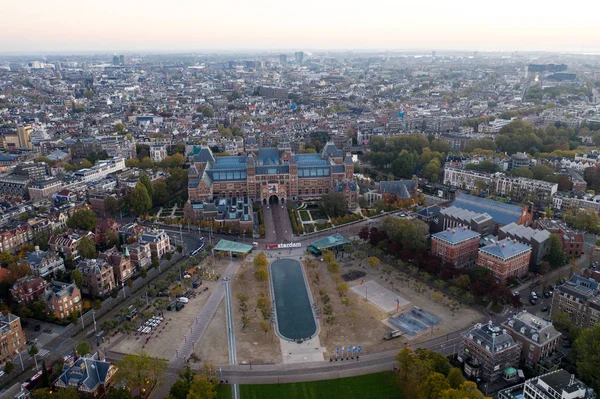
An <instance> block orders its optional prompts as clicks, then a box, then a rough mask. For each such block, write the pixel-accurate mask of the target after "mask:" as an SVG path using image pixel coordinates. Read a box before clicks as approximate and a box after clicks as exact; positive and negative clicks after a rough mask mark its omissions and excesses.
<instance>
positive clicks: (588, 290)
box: [551, 274, 600, 328]
mask: <svg viewBox="0 0 600 399" xmlns="http://www.w3.org/2000/svg"><path fill="white" fill-rule="evenodd" d="M551 312H552V316H554V315H555V314H557V313H567V314H568V315H569V316H570V317H571V321H573V323H574V324H575V325H577V326H580V327H582V328H592V327H593V326H594V324H596V323H598V322H600V285H599V284H598V282H596V280H594V279H592V278H585V277H582V276H579V275H577V274H575V275H573V276H572V277H571V280H570V281H567V282H566V283H564V284H561V285H559V286H557V287H556V288H555V289H554V293H553V294H552V308H551Z"/></svg>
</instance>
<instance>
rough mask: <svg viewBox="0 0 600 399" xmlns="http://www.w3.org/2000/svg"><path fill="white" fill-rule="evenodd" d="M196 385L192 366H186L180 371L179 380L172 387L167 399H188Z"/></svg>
mask: <svg viewBox="0 0 600 399" xmlns="http://www.w3.org/2000/svg"><path fill="white" fill-rule="evenodd" d="M193 383H194V373H193V372H192V370H191V369H190V366H187V365H186V366H185V367H184V368H183V370H180V371H179V378H177V380H176V381H175V383H174V384H173V385H172V386H171V390H170V391H169V396H168V398H167V399H187V396H188V393H189V391H190V388H191V386H192V384H193Z"/></svg>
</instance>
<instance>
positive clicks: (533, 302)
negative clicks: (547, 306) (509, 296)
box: [529, 298, 537, 305]
mask: <svg viewBox="0 0 600 399" xmlns="http://www.w3.org/2000/svg"><path fill="white" fill-rule="evenodd" d="M529 303H530V304H532V305H535V304H536V303H537V299H535V298H531V299H530V300H529Z"/></svg>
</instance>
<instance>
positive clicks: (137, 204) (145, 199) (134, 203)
mask: <svg viewBox="0 0 600 399" xmlns="http://www.w3.org/2000/svg"><path fill="white" fill-rule="evenodd" d="M125 200H126V203H127V205H128V206H129V208H130V209H131V210H132V211H133V212H135V213H136V214H137V215H138V216H139V215H143V214H144V213H146V212H148V211H149V210H150V208H152V199H151V198H150V195H149V194H148V190H147V189H146V186H144V184H143V183H141V182H138V183H137V184H136V185H135V188H134V189H133V190H132V191H131V192H130V193H129V194H127V196H126V197H125Z"/></svg>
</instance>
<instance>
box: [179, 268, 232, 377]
mask: <svg viewBox="0 0 600 399" xmlns="http://www.w3.org/2000/svg"><path fill="white" fill-rule="evenodd" d="M238 267H239V263H238V262H231V263H230V264H229V266H227V269H225V272H224V273H223V276H225V277H228V278H230V277H231V276H233V275H235V273H236V272H237V269H238ZM224 295H225V283H224V282H221V284H219V285H218V286H217V287H216V288H215V290H214V291H213V292H212V294H210V297H209V298H208V299H207V301H206V303H205V304H204V306H203V307H202V309H201V310H200V313H198V317H196V321H195V322H194V325H193V326H192V328H191V330H190V331H189V332H188V333H187V334H186V335H185V337H184V340H183V342H182V343H181V345H180V346H179V348H178V349H177V350H176V351H175V355H174V356H173V358H172V359H171V361H170V362H169V367H175V368H177V367H179V368H180V367H183V365H184V364H185V363H186V362H187V360H188V359H189V357H190V356H191V355H192V352H193V351H194V346H195V345H196V343H198V341H200V338H201V337H202V334H204V331H205V330H206V328H207V327H208V323H210V320H211V319H212V317H213V316H214V314H215V312H216V311H217V307H218V306H219V303H221V299H223V296H224Z"/></svg>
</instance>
